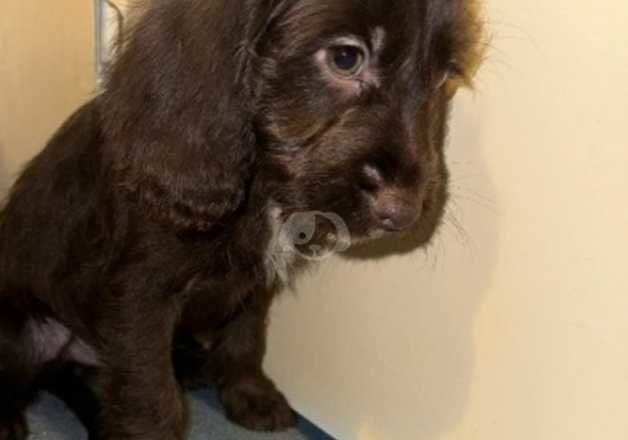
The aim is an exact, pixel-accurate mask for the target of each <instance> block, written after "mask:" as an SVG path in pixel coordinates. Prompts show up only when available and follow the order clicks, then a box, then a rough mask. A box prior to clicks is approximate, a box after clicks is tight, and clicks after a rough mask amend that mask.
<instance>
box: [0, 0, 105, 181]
mask: <svg viewBox="0 0 628 440" xmlns="http://www.w3.org/2000/svg"><path fill="white" fill-rule="evenodd" d="M92 4H93V2H91V1H76V0H55V1H54V2H52V1H41V0H2V7H1V8H0V9H1V13H0V193H4V191H3V190H5V189H6V188H7V187H8V185H9V184H10V182H11V181H12V180H13V178H14V176H15V174H16V173H17V172H18V170H19V169H20V168H21V166H22V165H23V164H24V162H25V161H27V160H29V159H30V158H31V157H32V156H33V155H34V154H35V153H37V152H38V151H40V150H41V148H42V147H43V146H44V144H45V142H46V140H47V139H48V137H49V136H50V135H51V134H52V133H53V131H54V130H55V129H56V128H57V127H58V126H59V125H60V124H61V122H63V120H64V119H66V118H67V117H68V116H69V114H70V113H71V112H72V111H73V110H74V109H76V107H78V105H79V104H80V103H81V102H83V101H84V100H86V99H87V97H88V96H89V95H90V93H91V92H92V90H93V89H94V57H93V51H94V46H93V45H94V41H93V19H92V16H93V13H92Z"/></svg>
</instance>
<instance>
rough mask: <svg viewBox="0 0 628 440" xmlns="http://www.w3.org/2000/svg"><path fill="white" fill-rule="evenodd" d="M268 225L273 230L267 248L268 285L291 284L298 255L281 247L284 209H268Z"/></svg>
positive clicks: (273, 206) (274, 207)
mask: <svg viewBox="0 0 628 440" xmlns="http://www.w3.org/2000/svg"><path fill="white" fill-rule="evenodd" d="M268 224H269V225H270V228H271V236H270V240H269V242H268V247H267V248H266V256H265V262H264V263H265V265H266V284H267V285H268V286H271V285H273V284H274V283H275V282H277V281H278V282H280V283H281V284H284V285H285V284H289V282H290V269H291V267H292V266H293V265H294V263H295V261H296V259H297V254H295V253H294V252H292V251H291V250H290V249H285V246H282V245H281V240H280V238H281V230H282V229H281V228H282V226H283V221H282V209H281V208H280V207H279V206H277V205H271V207H270V208H269V209H268Z"/></svg>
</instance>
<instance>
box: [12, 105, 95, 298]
mask: <svg viewBox="0 0 628 440" xmlns="http://www.w3.org/2000/svg"><path fill="white" fill-rule="evenodd" d="M99 120H100V118H99V115H98V104H97V101H91V102H89V103H87V104H86V105H84V106H83V107H81V108H80V109H79V110H77V111H76V112H75V113H74V114H73V115H72V116H71V117H70V118H69V119H68V120H67V121H66V122H65V124H63V126H62V127H61V128H60V129H59V130H58V131H57V133H56V134H55V135H54V136H53V137H52V139H51V140H50V141H49V142H48V144H47V145H46V147H45V148H44V150H43V151H42V152H41V153H39V154H38V155H37V156H36V157H35V158H34V159H33V160H32V161H31V162H30V163H29V164H28V165H27V166H26V167H25V168H24V170H23V171H22V173H21V175H20V176H19V178H18V179H17V181H16V182H15V184H14V185H13V187H12V189H11V191H10V193H9V196H8V198H7V201H6V204H5V205H4V207H3V208H2V211H1V212H0V298H3V297H4V299H6V298H7V296H13V295H18V294H19V295H20V296H21V297H22V298H20V299H21V300H27V299H26V298H24V296H25V294H26V293H27V292H37V294H38V296H44V295H46V293H48V292H49V291H50V290H51V286H52V284H53V279H54V280H55V281H56V282H59V281H61V284H64V283H63V281H65V278H66V277H67V275H69V274H71V273H72V272H74V273H76V271H77V269H79V267H80V266H81V265H82V260H84V258H85V256H82V257H80V259H79V255H81V254H80V251H79V249H81V250H87V252H86V253H85V254H84V255H87V256H89V255H90V253H92V254H93V250H92V252H90V251H89V249H88V248H89V246H93V245H94V244H96V241H98V237H97V236H98V235H102V232H103V228H102V227H99V225H98V224H99V223H101V221H100V220H99V219H98V215H99V213H98V212H96V210H97V207H98V206H101V207H103V208H104V206H103V203H102V201H103V200H102V199H103V197H104V192H103V189H104V187H103V183H104V179H103V173H104V168H103V166H102V159H101V145H102V139H101V131H100V122H99ZM100 215H103V216H104V215H105V213H104V212H101V213H100ZM26 296H27V295H26Z"/></svg>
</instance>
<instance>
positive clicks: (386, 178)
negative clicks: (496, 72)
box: [255, 0, 479, 239]
mask: <svg viewBox="0 0 628 440" xmlns="http://www.w3.org/2000/svg"><path fill="white" fill-rule="evenodd" d="M474 12H475V9H474V5H473V4H472V3H471V2H470V1H468V0H423V1H407V2H388V1H385V0H369V1H363V0H298V1H291V2H285V4H283V5H282V6H281V7H280V11H279V12H278V14H277V16H276V18H275V20H274V22H273V23H272V24H271V26H270V27H269V29H268V31H267V34H266V35H265V36H264V38H263V40H262V42H261V44H260V47H259V49H258V50H259V59H258V60H257V64H256V68H257V69H258V76H259V78H260V79H259V83H258V89H259V108H258V111H257V117H256V121H255V127H256V130H257V132H258V134H259V141H260V144H261V146H262V147H261V148H262V151H261V152H260V156H259V162H260V163H261V164H262V165H261V166H262V169H263V173H265V174H266V175H267V176H268V177H269V179H270V180H271V181H273V183H274V189H273V191H272V192H271V194H272V196H273V197H274V198H275V199H276V202H277V203H278V204H279V205H280V206H281V207H282V208H283V209H284V212H285V213H286V214H288V215H289V214H291V213H293V212H299V211H321V212H333V213H334V214H336V215H338V216H340V217H341V218H342V219H343V220H344V222H345V223H346V224H347V226H348V228H349V231H350V233H351V235H352V237H353V238H358V239H363V238H375V237H379V236H381V235H383V234H385V233H387V232H398V231H405V230H408V229H410V228H412V227H416V226H418V227H419V228H421V229H422V230H423V231H424V232H426V231H427V232H428V235H429V234H430V233H431V232H432V231H433V230H434V228H435V227H436V226H437V224H438V221H439V219H440V216H441V213H442V209H443V206H444V202H445V199H446V194H447V191H446V183H447V171H446V167H445V164H444V157H443V143H444V140H445V135H446V122H447V114H448V110H449V102H450V99H451V97H452V96H453V92H454V91H455V89H456V87H457V85H458V84H460V83H464V82H467V81H468V79H469V77H470V75H471V73H472V72H473V69H474V66H475V62H476V60H477V58H478V57H477V55H478V54H477V49H476V48H477V45H476V42H477V39H478V34H479V26H478V22H477V20H476V15H475V14H474Z"/></svg>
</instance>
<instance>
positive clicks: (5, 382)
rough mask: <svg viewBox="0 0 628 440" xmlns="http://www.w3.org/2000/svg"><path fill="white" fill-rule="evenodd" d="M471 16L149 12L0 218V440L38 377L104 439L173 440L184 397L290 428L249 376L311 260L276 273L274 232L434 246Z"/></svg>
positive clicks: (463, 7) (296, 8) (379, 7)
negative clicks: (93, 405)
mask: <svg viewBox="0 0 628 440" xmlns="http://www.w3.org/2000/svg"><path fill="white" fill-rule="evenodd" d="M474 11H475V4H474V3H473V2H472V1H470V0H424V1H418V2H410V1H408V2H394V3H390V2H387V1H384V0H366V1H364V0H293V1H288V0H245V1H241V2H236V1H231V0H187V1H174V0H153V1H152V2H150V3H149V5H148V6H147V8H146V10H145V11H144V13H143V14H142V15H141V18H140V19H139V20H138V21H137V22H136V23H135V25H134V27H133V29H132V31H131V32H130V33H129V37H128V39H127V40H126V41H125V42H124V43H123V44H122V46H121V52H120V54H119V56H118V58H117V61H116V62H115V64H114V66H113V67H112V69H111V71H110V73H109V75H108V79H107V82H106V87H105V89H104V91H103V92H102V94H100V95H99V96H98V97H96V98H95V99H93V100H92V101H91V102H89V103H88V104H86V105H85V106H84V107H82V108H81V109H79V110H78V111H77V112H76V113H75V114H74V115H73V116H72V117H71V118H70V119H69V120H68V121H67V122H66V123H65V125H64V126H63V127H62V128H61V129H60V130H59V131H58V132H57V134H56V135H55V136H54V137H53V138H52V139H51V140H50V142H49V144H48V145H47V147H46V148H45V149H44V150H43V151H42V152H41V153H40V154H39V155H38V156H37V157H36V158H35V159H34V160H33V161H32V162H31V163H30V164H29V165H28V166H27V167H26V169H25V170H24V172H23V173H22V175H21V176H20V178H19V179H18V180H17V182H16V183H15V185H14V186H13V188H12V190H11V193H10V195H9V197H8V199H7V202H6V205H5V206H4V208H3V210H2V212H1V213H0V440H8V439H21V438H24V436H25V429H26V428H25V426H24V423H23V411H24V409H25V408H26V406H27V405H28V404H29V402H31V401H32V399H33V398H34V396H35V395H36V393H37V390H38V389H40V388H41V387H42V386H44V385H43V382H45V381H44V378H46V380H47V379H49V378H50V375H51V374H52V372H54V371H57V370H59V371H61V370H62V369H63V368H62V367H63V366H64V365H77V364H81V365H84V366H88V368H89V370H90V374H89V375H86V377H89V385H90V387H91V390H92V392H93V394H94V396H95V398H96V400H97V402H98V405H99V407H100V412H99V417H98V426H99V428H98V429H99V434H98V436H99V437H102V438H104V439H151V440H152V439H154V440H157V439H169V440H170V439H182V438H183V436H184V432H185V420H186V416H185V413H186V411H185V405H184V401H183V399H182V396H181V388H182V386H192V385H204V384H209V383H213V384H216V385H217V386H218V389H219V392H220V396H221V399H222V402H223V404H224V405H225V409H226V414H227V416H228V417H230V418H231V419H232V420H234V421H235V422H238V423H240V424H242V425H244V426H245V427H247V428H250V429H253V430H268V431H270V430H278V429H284V428H286V427H289V426H291V425H292V424H293V423H294V415H293V414H292V411H291V410H290V408H289V406H288V403H287V402H286V399H285V398H284V397H283V395H282V394H281V393H280V392H279V391H278V390H277V389H276V388H275V386H274V384H273V383H272V381H271V380H270V379H268V378H267V377H266V375H265V374H264V372H263V371H262V359H263V356H264V351H265V334H266V324H267V315H268V310H269V307H270V305H271V302H272V299H273V297H274V296H275V294H276V293H277V292H278V291H279V290H280V289H281V285H282V281H287V279H286V277H289V276H290V274H294V272H295V270H296V268H298V267H302V266H304V265H305V264H306V261H305V260H303V259H302V258H300V257H299V255H296V254H295V255H291V256H289V257H286V256H285V255H279V256H278V255H275V254H274V252H275V251H276V243H275V240H276V239H277V230H278V228H279V227H280V226H281V224H282V223H283V222H286V221H289V219H290V218H291V216H292V215H293V214H297V213H302V212H327V213H329V212H332V213H335V214H336V215H338V216H339V217H340V218H342V219H343V221H344V222H345V223H346V225H347V227H348V230H349V231H350V233H351V236H352V238H353V239H355V241H364V240H368V239H373V238H378V237H382V236H384V235H388V234H392V233H395V232H401V231H402V230H406V231H408V230H410V231H411V230H420V231H422V232H423V233H424V234H425V235H426V237H427V236H430V235H431V234H432V233H433V231H434V230H435V229H436V227H437V225H438V223H439V221H440V217H441V214H442V209H443V206H444V203H445V200H446V194H447V191H446V183H447V171H446V167H445V163H444V153H443V143H444V139H445V134H446V121H447V114H448V108H449V102H450V98H451V96H452V93H453V91H454V89H455V87H456V84H457V83H458V82H460V80H465V81H466V80H467V79H468V77H469V76H470V74H471V72H472V71H473V69H474V65H475V60H476V59H477V55H478V53H477V49H476V48H477V45H476V43H477V39H478V35H479V29H480V28H479V24H478V21H477V18H476V15H475V13H474ZM340 46H342V47H340ZM347 47H348V49H347ZM356 51H357V52H356ZM360 53H361V54H362V57H363V60H362V61H361V64H360V63H356V64H357V65H358V67H359V70H356V71H355V72H353V71H352V73H351V75H347V71H345V70H342V68H344V67H347V65H349V67H352V66H354V64H353V61H356V57H357V59H358V60H360ZM339 69H340V70H339ZM463 82H464V81H463ZM316 226H317V227H319V228H320V230H317V233H316V238H317V239H320V240H322V241H325V240H332V239H333V238H334V235H333V232H334V231H333V230H332V229H331V228H330V225H329V224H327V225H325V224H322V223H321V224H317V225H316ZM330 233H331V234H330ZM409 236H410V235H408V237H409ZM337 238H338V237H336V239H337ZM408 239H409V238H408ZM277 258H279V259H281V258H284V260H283V266H282V270H283V272H282V274H281V275H282V277H283V278H282V277H279V276H276V274H275V273H274V271H275V269H278V268H277V267H276V266H275V265H274V263H277V261H278V260H277ZM271 263H272V264H271ZM60 367H61V368H60Z"/></svg>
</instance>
